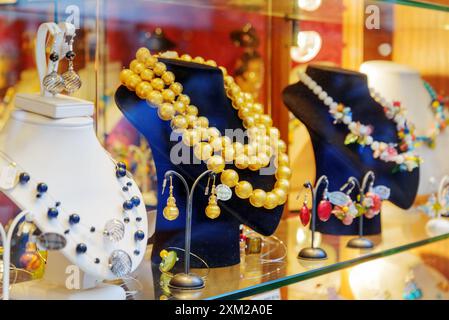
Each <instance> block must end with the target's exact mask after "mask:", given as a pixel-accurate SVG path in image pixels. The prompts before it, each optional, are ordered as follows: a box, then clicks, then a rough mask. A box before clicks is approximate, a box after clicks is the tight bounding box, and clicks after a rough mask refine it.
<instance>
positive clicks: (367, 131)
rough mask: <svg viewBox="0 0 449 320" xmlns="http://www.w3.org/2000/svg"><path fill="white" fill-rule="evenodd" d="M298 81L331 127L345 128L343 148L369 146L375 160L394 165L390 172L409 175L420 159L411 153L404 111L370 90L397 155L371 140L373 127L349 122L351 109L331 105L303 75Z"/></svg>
mask: <svg viewBox="0 0 449 320" xmlns="http://www.w3.org/2000/svg"><path fill="white" fill-rule="evenodd" d="M299 79H300V81H301V82H302V83H303V84H304V85H305V86H306V87H308V88H309V89H310V90H311V91H312V92H313V93H314V94H315V95H316V96H317V97H318V99H320V100H321V101H322V102H323V103H324V104H325V105H326V106H327V107H328V108H329V113H330V115H331V116H332V118H333V119H334V124H338V123H342V124H345V125H346V126H347V128H348V130H349V134H348V135H347V136H346V139H345V144H346V145H348V144H352V143H358V144H360V145H362V146H366V145H368V146H370V147H371V150H372V152H373V157H374V158H375V159H380V160H382V161H384V162H393V163H395V164H396V167H395V169H394V172H396V171H409V172H411V171H413V170H414V169H415V168H417V167H419V164H420V162H421V159H420V158H419V157H418V156H417V155H415V154H414V153H413V152H411V151H412V150H413V148H414V140H415V138H414V136H413V134H412V131H413V126H410V125H409V124H408V123H407V120H406V118H405V110H404V109H403V108H401V107H400V105H397V104H392V103H389V102H387V101H386V100H385V99H384V98H382V97H380V96H379V94H377V93H375V92H374V91H373V90H371V89H370V94H371V97H372V98H373V99H374V100H376V102H378V103H379V104H380V105H382V107H383V109H384V112H385V115H386V117H387V118H388V119H390V120H393V121H394V122H395V123H396V129H397V131H398V137H399V140H400V144H399V149H400V151H398V146H397V144H393V143H388V142H383V141H377V140H374V138H373V136H372V135H371V134H372V132H373V130H374V128H373V126H371V125H364V124H362V123H360V122H358V121H353V120H352V110H351V108H350V107H348V106H345V105H343V104H342V103H337V102H335V101H334V99H333V98H332V97H330V96H329V94H328V93H327V92H326V91H324V90H323V88H322V87H321V86H319V85H318V84H317V83H316V81H314V80H313V79H312V78H311V77H309V76H308V75H307V74H306V73H304V72H302V73H300V74H299Z"/></svg>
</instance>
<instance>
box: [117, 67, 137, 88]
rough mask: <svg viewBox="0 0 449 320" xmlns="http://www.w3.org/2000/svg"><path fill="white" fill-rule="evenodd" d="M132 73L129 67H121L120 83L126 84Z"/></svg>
mask: <svg viewBox="0 0 449 320" xmlns="http://www.w3.org/2000/svg"><path fill="white" fill-rule="evenodd" d="M133 74H134V72H133V71H132V70H130V69H123V70H122V71H120V82H121V84H123V85H126V82H127V80H128V78H129V77H130V76H131V75H133Z"/></svg>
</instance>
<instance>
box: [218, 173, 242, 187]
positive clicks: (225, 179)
mask: <svg viewBox="0 0 449 320" xmlns="http://www.w3.org/2000/svg"><path fill="white" fill-rule="evenodd" d="M220 180H221V182H222V183H224V184H225V185H227V186H228V187H230V188H233V187H235V186H236V185H237V183H238V182H239V174H238V173H237V171H235V170H232V169H227V170H224V171H223V172H222V173H221V177H220Z"/></svg>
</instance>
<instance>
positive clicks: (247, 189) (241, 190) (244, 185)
mask: <svg viewBox="0 0 449 320" xmlns="http://www.w3.org/2000/svg"><path fill="white" fill-rule="evenodd" d="M252 193H253V186H252V185H251V183H249V182H248V181H240V182H239V183H237V185H236V186H235V194H236V195H237V197H239V198H240V199H248V198H249V197H250V196H251V194H252Z"/></svg>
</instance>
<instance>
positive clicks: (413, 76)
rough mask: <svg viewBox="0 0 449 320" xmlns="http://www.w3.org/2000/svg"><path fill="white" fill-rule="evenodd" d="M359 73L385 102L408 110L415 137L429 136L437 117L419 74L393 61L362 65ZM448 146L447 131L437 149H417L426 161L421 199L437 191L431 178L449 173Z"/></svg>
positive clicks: (439, 138) (448, 135)
mask: <svg viewBox="0 0 449 320" xmlns="http://www.w3.org/2000/svg"><path fill="white" fill-rule="evenodd" d="M360 71H361V72H363V73H365V74H367V76H368V84H369V86H370V87H372V88H374V89H375V91H376V92H378V93H380V95H381V96H382V97H383V98H385V99H387V100H388V101H400V102H401V104H402V105H403V106H404V107H406V108H407V110H408V112H407V117H408V119H409V120H410V121H411V122H412V123H413V124H414V125H415V127H416V135H421V134H427V133H428V130H429V128H431V125H432V123H433V121H434V114H433V112H432V110H431V108H430V103H431V97H430V95H429V93H428V92H427V90H426V89H425V87H424V84H423V80H422V79H421V76H420V74H419V73H418V71H416V70H414V69H412V68H411V67H408V66H404V65H400V64H397V63H394V62H390V61H367V62H365V63H363V64H362V65H361V67H360ZM447 145H449V134H448V132H447V130H446V131H443V132H442V133H441V134H440V135H439V136H438V137H437V138H436V147H435V149H430V148H428V147H427V146H425V145H423V146H421V147H419V148H418V149H417V153H418V154H419V155H420V156H421V157H422V159H423V161H424V162H423V163H422V164H421V166H420V183H419V188H418V194H419V195H427V194H430V193H432V192H434V191H435V190H432V189H431V184H430V183H429V181H430V179H431V178H432V177H435V178H436V179H439V178H440V177H442V176H444V175H445V174H448V173H449V162H448V161H447V152H446V146H447Z"/></svg>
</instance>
